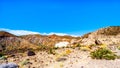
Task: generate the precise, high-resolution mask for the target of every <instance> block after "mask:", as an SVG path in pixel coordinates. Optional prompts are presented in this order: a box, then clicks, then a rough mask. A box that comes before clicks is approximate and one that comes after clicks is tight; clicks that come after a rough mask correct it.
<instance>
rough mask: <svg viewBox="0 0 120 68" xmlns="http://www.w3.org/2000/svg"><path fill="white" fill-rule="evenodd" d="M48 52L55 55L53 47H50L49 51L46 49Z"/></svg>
mask: <svg viewBox="0 0 120 68" xmlns="http://www.w3.org/2000/svg"><path fill="white" fill-rule="evenodd" d="M48 54H53V55H55V54H56V52H55V50H54V49H53V48H50V49H49V51H48Z"/></svg>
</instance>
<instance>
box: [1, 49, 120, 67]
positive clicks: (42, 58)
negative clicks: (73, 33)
mask: <svg viewBox="0 0 120 68" xmlns="http://www.w3.org/2000/svg"><path fill="white" fill-rule="evenodd" d="M67 49H69V50H71V51H72V52H71V53H70V54H69V55H66V56H61V57H60V58H63V59H64V60H60V61H56V58H57V56H56V55H52V54H48V53H47V52H44V51H40V52H36V55H35V56H30V57H29V56H26V55H24V56H21V55H17V56H15V57H11V58H8V62H15V63H17V64H19V65H21V64H22V62H23V61H25V60H26V59H29V62H30V63H27V64H26V65H22V66H20V68H120V59H116V60H96V59H91V58H90V57H89V52H86V51H80V50H79V49H77V48H76V49H72V48H63V49H58V50H56V52H57V53H59V54H61V53H62V52H64V51H65V50H67ZM25 54H26V53H25ZM3 62H4V61H3ZM0 63H2V60H0Z"/></svg>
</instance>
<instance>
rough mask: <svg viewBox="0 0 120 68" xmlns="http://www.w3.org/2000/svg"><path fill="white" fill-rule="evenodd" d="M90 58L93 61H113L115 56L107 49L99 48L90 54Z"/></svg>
mask: <svg viewBox="0 0 120 68" xmlns="http://www.w3.org/2000/svg"><path fill="white" fill-rule="evenodd" d="M90 55H91V58H93V59H106V60H114V59H115V58H117V56H116V55H115V54H114V53H113V52H112V51H111V50H109V49H106V48H99V49H97V50H95V51H93V52H91V53H90Z"/></svg>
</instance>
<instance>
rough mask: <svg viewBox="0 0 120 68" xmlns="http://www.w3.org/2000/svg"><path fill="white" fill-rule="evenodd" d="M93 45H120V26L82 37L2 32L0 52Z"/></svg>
mask: <svg viewBox="0 0 120 68" xmlns="http://www.w3.org/2000/svg"><path fill="white" fill-rule="evenodd" d="M78 43H79V44H81V45H91V44H97V45H101V44H107V45H111V44H119V43H120V26H111V27H107V28H102V29H99V30H97V31H95V32H91V33H88V34H85V35H84V36H82V37H72V36H58V35H55V34H53V35H49V36H46V35H39V34H34V35H24V36H15V35H13V34H10V33H8V32H5V31H0V51H4V50H8V51H11V50H12V51H16V50H21V49H24V50H27V49H30V48H32V49H36V48H37V47H38V46H40V45H45V46H50V47H52V46H57V47H63V46H65V47H66V46H69V45H70V46H74V45H75V44H78Z"/></svg>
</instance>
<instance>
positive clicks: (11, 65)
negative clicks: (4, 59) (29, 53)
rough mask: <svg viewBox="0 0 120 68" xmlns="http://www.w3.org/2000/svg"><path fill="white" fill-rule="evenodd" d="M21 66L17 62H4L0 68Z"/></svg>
mask: <svg viewBox="0 0 120 68" xmlns="http://www.w3.org/2000/svg"><path fill="white" fill-rule="evenodd" d="M18 67H19V66H18V65H17V64H16V63H13V62H10V63H3V64H1V65H0V68H18Z"/></svg>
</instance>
